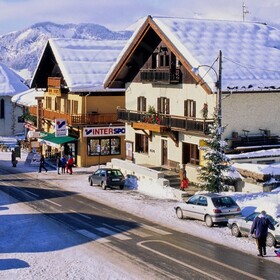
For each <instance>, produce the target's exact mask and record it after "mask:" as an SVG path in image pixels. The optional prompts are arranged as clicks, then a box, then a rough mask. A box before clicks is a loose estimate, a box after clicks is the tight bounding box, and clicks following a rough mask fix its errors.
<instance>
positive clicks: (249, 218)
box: [246, 212, 277, 226]
mask: <svg viewBox="0 0 280 280" xmlns="http://www.w3.org/2000/svg"><path fill="white" fill-rule="evenodd" d="M259 215H260V213H259V212H254V213H252V214H251V215H249V216H247V217H246V220H247V221H253V220H254V219H255V218H256V217H257V216H259ZM266 216H267V218H268V219H269V220H270V222H271V223H272V224H273V225H274V226H275V225H276V224H277V221H275V220H274V219H273V218H272V217H271V216H270V215H266Z"/></svg>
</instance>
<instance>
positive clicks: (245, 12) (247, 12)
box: [242, 1, 249, 21]
mask: <svg viewBox="0 0 280 280" xmlns="http://www.w3.org/2000/svg"><path fill="white" fill-rule="evenodd" d="M242 14H243V21H245V15H246V14H249V10H248V8H247V7H246V6H245V2H244V1H243V5H242Z"/></svg>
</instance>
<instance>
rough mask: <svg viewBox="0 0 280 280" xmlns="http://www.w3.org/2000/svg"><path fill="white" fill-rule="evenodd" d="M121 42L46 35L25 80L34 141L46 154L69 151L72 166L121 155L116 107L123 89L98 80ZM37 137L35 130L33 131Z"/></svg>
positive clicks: (122, 131) (121, 138) (121, 101)
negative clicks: (31, 95)
mask: <svg viewBox="0 0 280 280" xmlns="http://www.w3.org/2000/svg"><path fill="white" fill-rule="evenodd" d="M125 43H126V42H125V41H121V40H114V41H100V40H99V41H98V40H74V39H50V40H49V41H48V43H47V44H46V47H45V48H44V51H43V53H42V56H41V58H40V61H39V63H38V66H37V68H36V70H35V73H34V75H33V78H32V81H31V88H32V89H33V90H36V89H40V90H43V91H44V94H43V97H40V96H37V106H30V107H29V114H30V115H31V116H35V117H36V118H37V124H36V126H37V131H39V132H40V137H39V139H38V141H39V142H40V148H42V150H43V152H44V153H45V154H46V155H47V156H53V157H54V156H56V155H57V154H66V155H70V154H71V155H73V157H74V161H75V163H76V165H77V166H91V165H96V164H104V163H106V162H108V161H110V160H111V158H113V157H114V158H119V159H121V158H124V157H125V145H124V137H125V136H124V135H125V126H124V124H123V123H122V122H120V121H119V120H118V119H117V111H116V110H117V106H119V107H121V108H123V107H125V103H124V102H125V96H124V89H121V90H119V89H104V87H103V80H104V78H105V75H106V74H107V73H108V71H109V69H110V67H111V66H112V64H113V63H114V62H115V61H116V59H117V57H118V55H119V53H120V52H121V50H122V49H123V47H124V45H125ZM37 136H38V135H37Z"/></svg>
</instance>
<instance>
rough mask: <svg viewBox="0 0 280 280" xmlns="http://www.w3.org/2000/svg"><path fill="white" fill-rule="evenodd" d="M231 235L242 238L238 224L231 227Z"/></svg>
mask: <svg viewBox="0 0 280 280" xmlns="http://www.w3.org/2000/svg"><path fill="white" fill-rule="evenodd" d="M231 234H232V235H233V236H235V237H240V236H241V232H240V230H239V227H238V226H237V225H236V224H233V225H232V227H231Z"/></svg>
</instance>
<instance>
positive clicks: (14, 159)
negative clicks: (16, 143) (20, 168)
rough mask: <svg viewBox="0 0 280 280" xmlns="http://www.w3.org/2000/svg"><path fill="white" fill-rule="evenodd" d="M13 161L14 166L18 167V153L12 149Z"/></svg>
mask: <svg viewBox="0 0 280 280" xmlns="http://www.w3.org/2000/svg"><path fill="white" fill-rule="evenodd" d="M11 161H12V165H13V167H17V160H16V153H15V150H12V155H11Z"/></svg>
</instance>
